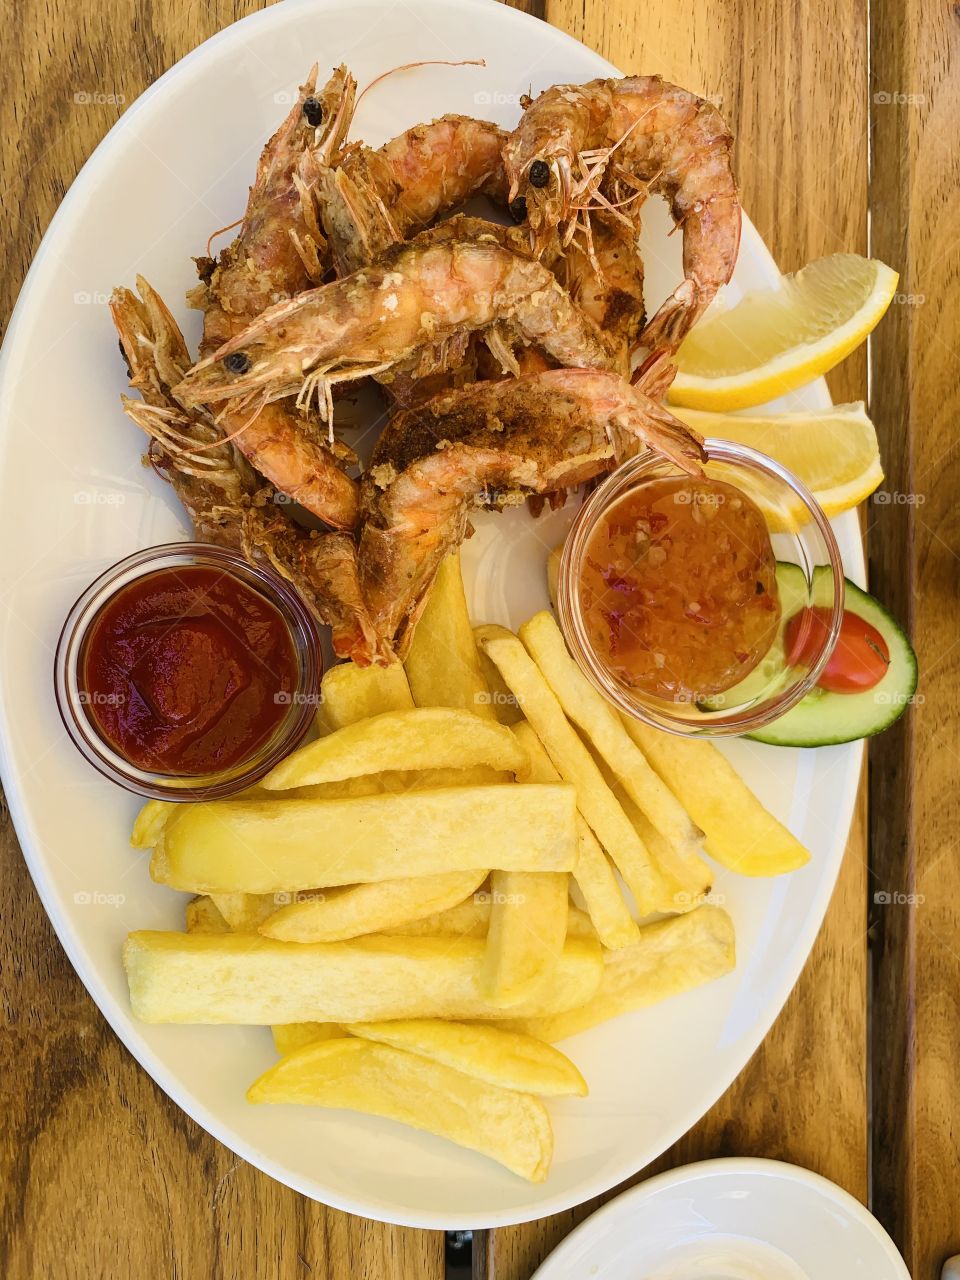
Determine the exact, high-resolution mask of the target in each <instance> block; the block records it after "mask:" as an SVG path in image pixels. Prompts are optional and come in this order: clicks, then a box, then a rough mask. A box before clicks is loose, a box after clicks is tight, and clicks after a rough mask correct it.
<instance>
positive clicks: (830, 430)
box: [677, 402, 883, 519]
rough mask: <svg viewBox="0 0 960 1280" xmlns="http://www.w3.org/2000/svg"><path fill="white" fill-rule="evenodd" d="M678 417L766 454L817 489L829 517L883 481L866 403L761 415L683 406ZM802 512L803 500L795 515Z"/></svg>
mask: <svg viewBox="0 0 960 1280" xmlns="http://www.w3.org/2000/svg"><path fill="white" fill-rule="evenodd" d="M677 416H678V417H679V418H681V419H682V420H683V421H684V422H686V423H687V425H688V426H691V427H693V428H694V429H695V430H697V431H699V432H700V434H701V435H703V436H712V437H713V438H714V439H720V440H733V441H735V442H736V443H737V444H745V445H749V446H750V448H751V449H759V450H760V452H761V453H765V454H767V455H768V456H769V457H771V458H773V459H774V460H775V461H777V462H779V463H780V465H781V466H784V467H786V468H787V470H788V471H792V472H793V474H794V475H795V476H796V477H797V478H798V479H800V480H802V481H803V483H804V484H805V485H806V486H807V488H808V489H810V490H812V492H813V496H814V497H815V498H816V499H817V501H818V502H819V503H820V505H821V507H823V509H824V511H825V512H826V513H827V515H828V516H837V515H840V513H841V512H842V511H850V510H851V509H852V508H853V507H856V506H858V505H859V504H860V503H861V502H863V500H864V499H865V498H868V497H869V496H870V494H871V493H873V491H874V489H876V488H877V486H878V485H879V484H880V483H881V481H882V480H883V467H882V466H881V465H880V448H879V445H878V444H877V433H876V431H875V430H874V426H873V423H872V422H871V421H870V419H869V418H868V417H867V414H866V411H865V409H864V406H863V404H862V402H861V403H859V404H837V405H834V406H833V407H832V408H830V409H819V410H815V411H812V412H802V413H764V414H756V415H754V414H752V413H751V414H747V413H706V412H704V411H703V410H700V409H687V408H680V409H678V410H677ZM800 515H802V507H801V506H799V504H798V510H797V512H791V516H792V517H795V518H797V519H799V517H800Z"/></svg>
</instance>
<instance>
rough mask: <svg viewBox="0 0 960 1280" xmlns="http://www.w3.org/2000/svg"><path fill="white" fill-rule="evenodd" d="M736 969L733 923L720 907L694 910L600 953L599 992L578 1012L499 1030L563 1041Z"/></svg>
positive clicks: (512, 1023)
mask: <svg viewBox="0 0 960 1280" xmlns="http://www.w3.org/2000/svg"><path fill="white" fill-rule="evenodd" d="M735 964H736V946H735V942H734V933H733V921H732V920H731V919H730V917H729V916H728V915H727V913H726V911H724V910H723V909H722V908H720V907H713V906H703V907H698V908H697V909H696V910H695V911H691V912H689V913H688V914H686V915H682V916H672V917H670V918H669V919H666V920H658V921H657V922H656V923H655V924H648V925H644V926H643V928H642V929H641V930H640V939H639V941H638V942H635V943H634V944H633V946H631V947H623V948H622V949H621V950H620V951H606V952H604V965H603V979H602V981H601V983H600V990H599V991H598V992H597V994H596V995H595V996H593V997H591V999H590V1000H589V1001H587V1002H586V1004H584V1005H583V1006H582V1007H580V1008H578V1009H570V1010H568V1011H565V1012H563V1013H559V1014H554V1015H550V1016H548V1017H545V1018H518V1019H510V1020H509V1021H507V1022H505V1023H503V1024H502V1025H504V1026H505V1027H507V1028H508V1029H509V1030H512V1031H520V1032H523V1033H524V1034H525V1035H531V1036H537V1037H538V1038H540V1039H542V1040H547V1041H554V1040H564V1039H566V1037H567V1036H572V1035H576V1034H577V1033H578V1032H580V1031H586V1030H587V1028H588V1027H594V1026H596V1025H597V1024H598V1023H600V1022H606V1021H607V1020H608V1019H609V1018H616V1017H618V1016H619V1015H620V1014H621V1013H631V1012H632V1011H633V1010H635V1009H643V1008H646V1006H647V1005H651V1004H656V1003H657V1002H658V1001H660V1000H665V999H667V997H668V996H674V995H679V994H680V993H681V992H683V991H689V990H691V989H692V988H693V987H699V986H702V985H703V984H704V983H706V982H712V981H713V980H714V979H715V978H722V977H723V975H724V974H727V973H730V972H731V970H732V969H733V968H734V966H735Z"/></svg>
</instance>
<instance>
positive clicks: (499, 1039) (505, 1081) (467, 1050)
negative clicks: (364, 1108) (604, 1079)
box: [344, 1018, 589, 1097]
mask: <svg viewBox="0 0 960 1280" xmlns="http://www.w3.org/2000/svg"><path fill="white" fill-rule="evenodd" d="M344 1029H345V1030H346V1031H349V1033H350V1034H351V1035H354V1036H361V1037H362V1038H363V1039H364V1040H375V1041H377V1043H379V1044H389V1045H392V1047H393V1048H394V1049H404V1050H406V1051H407V1052H408V1053H417V1054H419V1055H420V1056H421V1057H423V1058H430V1059H431V1061H433V1062H442V1063H443V1064H444V1066H447V1067H453V1068H454V1070H456V1071H462V1072H463V1073H464V1074H465V1075H468V1076H474V1077H475V1078H476V1079H477V1080H486V1081H487V1082H488V1084H498V1085H501V1086H502V1087H503V1088H504V1089H518V1090H519V1091H520V1092H521V1093H536V1094H539V1095H540V1096H541V1097H559V1096H563V1095H569V1094H576V1095H578V1096H579V1097H585V1096H586V1095H587V1093H588V1092H589V1090H588V1089H587V1082H586V1081H585V1080H584V1078H583V1076H582V1075H581V1074H580V1072H579V1071H578V1070H577V1068H576V1067H575V1066H574V1065H573V1063H572V1062H571V1061H570V1059H569V1058H568V1057H567V1056H566V1054H563V1053H561V1052H560V1051H559V1049H554V1048H552V1047H551V1046H550V1045H547V1044H545V1043H544V1042H543V1041H542V1040H537V1039H535V1038H534V1037H533V1036H524V1035H519V1034H518V1033H517V1032H515V1031H502V1030H501V1029H500V1028H499V1027H496V1026H485V1025H480V1024H477V1023H464V1022H441V1021H439V1020H438V1019H436V1018H421V1019H415V1020H412V1021H408V1022H403V1021H399V1022H351V1023H348V1024H347V1026H346V1027H345V1028H344Z"/></svg>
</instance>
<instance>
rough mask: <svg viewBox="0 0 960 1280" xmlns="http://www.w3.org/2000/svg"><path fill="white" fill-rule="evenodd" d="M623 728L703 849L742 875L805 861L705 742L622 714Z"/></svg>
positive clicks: (807, 858) (789, 867)
mask: <svg viewBox="0 0 960 1280" xmlns="http://www.w3.org/2000/svg"><path fill="white" fill-rule="evenodd" d="M624 727H625V728H626V730H627V732H628V733H629V734H630V736H631V737H632V738H633V740H634V742H636V744H637V746H638V747H640V749H641V751H643V753H644V754H645V755H646V757H647V759H648V760H649V761H650V763H651V764H652V765H653V767H654V769H656V771H657V773H659V775H660V777H661V778H662V779H663V780H664V782H665V783H666V784H667V786H668V787H669V788H670V790H671V791H672V792H673V793H674V795H675V796H677V797H678V798H680V799H682V801H683V803H684V805H685V806H686V808H687V809H688V810H689V811H690V816H691V817H692V818H693V820H694V822H695V823H696V824H697V826H699V827H702V828H703V831H704V834H705V836H706V846H705V847H706V851H707V853H708V854H709V855H710V857H711V858H713V859H714V860H715V861H716V862H719V863H720V864H721V866H724V867H729V869H730V870H731V871H737V872H739V873H740V875H744V876H779V875H783V874H784V873H786V872H788V871H796V870H797V869H798V868H799V867H802V866H805V865H806V863H808V862H809V861H810V854H809V852H808V851H807V850H806V849H805V848H804V847H803V845H802V844H801V843H800V841H799V840H798V839H797V838H796V837H795V836H793V835H791V833H790V832H789V831H788V830H787V828H786V827H785V826H784V825H783V824H782V823H781V822H778V821H777V819H776V818H775V817H774V816H773V814H772V813H768V812H767V810H766V809H765V808H764V807H763V805H762V804H761V803H760V801H759V800H758V799H757V797H756V796H755V795H754V794H753V792H752V791H751V790H750V788H749V787H748V786H747V784H746V783H745V782H744V781H743V779H742V778H741V777H740V775H739V774H738V773H737V771H736V769H734V767H733V765H732V764H730V762H729V761H728V760H727V758H726V756H724V755H722V754H721V753H720V752H719V751H718V750H717V748H716V747H715V746H714V745H713V743H711V742H707V741H706V740H705V739H703V738H681V737H677V736H675V735H673V734H670V733H661V732H660V731H659V730H658V729H651V728H649V727H648V726H647V725H644V724H640V722H639V721H636V720H628V719H624Z"/></svg>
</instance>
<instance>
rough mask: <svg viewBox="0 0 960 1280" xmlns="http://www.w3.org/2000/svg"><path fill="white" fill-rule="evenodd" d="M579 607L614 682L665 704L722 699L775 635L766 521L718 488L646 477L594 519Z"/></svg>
mask: <svg viewBox="0 0 960 1280" xmlns="http://www.w3.org/2000/svg"><path fill="white" fill-rule="evenodd" d="M580 600H581V607H582V611H583V617H584V621H585V627H586V633H587V636H588V638H589V640H590V643H591V644H592V646H593V647H594V649H595V651H596V653H597V654H598V656H599V657H600V658H601V659H602V660H603V662H604V663H605V664H606V666H607V667H608V668H609V670H610V671H611V672H612V673H613V675H614V676H615V677H616V678H617V679H619V680H620V681H622V683H623V684H625V685H627V686H628V687H630V688H633V689H638V690H641V691H643V692H644V693H647V694H650V695H652V696H655V697H658V698H663V699H666V700H672V701H677V702H680V701H684V702H687V701H691V702H695V701H697V700H699V699H701V698H704V697H709V696H710V695H711V694H717V693H722V692H724V691H725V690H727V689H730V688H732V687H733V686H734V685H736V684H738V683H739V682H740V681H741V680H742V679H743V678H744V677H745V676H746V675H748V674H749V673H750V672H751V671H752V670H753V669H754V668H755V667H756V666H757V664H758V663H759V662H760V661H761V659H762V658H763V657H764V655H765V654H766V653H767V652H768V651H769V649H770V646H771V645H772V643H773V641H774V639H775V637H776V635H777V629H778V625H779V622H780V603H779V598H778V594H777V580H776V557H775V555H774V552H773V547H772V544H771V541H770V534H769V531H768V529H767V523H766V520H765V519H764V516H763V514H762V512H761V511H760V509H759V507H758V506H757V505H756V503H755V502H753V500H752V499H751V498H749V497H748V496H747V495H746V494H745V493H744V492H742V491H741V490H740V489H738V488H736V487H735V486H734V485H731V484H727V483H726V482H724V481H720V480H714V479H710V478H708V477H706V476H698V477H694V476H661V477H656V478H651V479H648V480H646V481H644V482H643V483H640V484H638V485H636V486H635V487H634V488H633V489H632V490H631V491H630V492H628V493H626V494H625V495H624V496H623V497H622V498H620V499H619V500H618V501H617V502H615V503H614V504H613V505H611V506H610V507H609V508H608V509H607V510H605V511H604V512H603V514H602V515H601V516H600V518H599V519H598V521H597V524H596V527H595V528H594V529H593V531H592V534H591V536H590V539H589V542H588V543H587V545H586V551H585V554H584V558H583V561H582V564H581V570H580Z"/></svg>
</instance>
